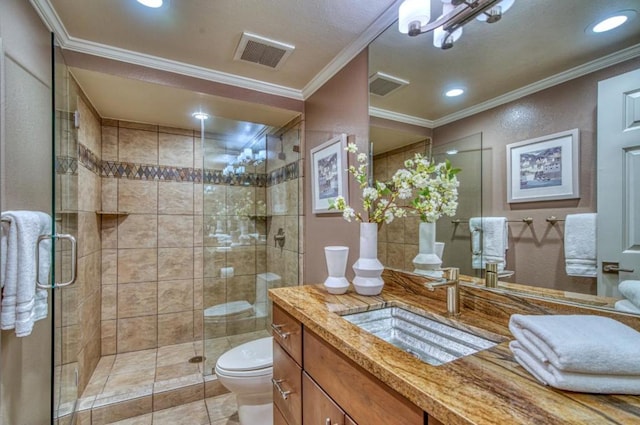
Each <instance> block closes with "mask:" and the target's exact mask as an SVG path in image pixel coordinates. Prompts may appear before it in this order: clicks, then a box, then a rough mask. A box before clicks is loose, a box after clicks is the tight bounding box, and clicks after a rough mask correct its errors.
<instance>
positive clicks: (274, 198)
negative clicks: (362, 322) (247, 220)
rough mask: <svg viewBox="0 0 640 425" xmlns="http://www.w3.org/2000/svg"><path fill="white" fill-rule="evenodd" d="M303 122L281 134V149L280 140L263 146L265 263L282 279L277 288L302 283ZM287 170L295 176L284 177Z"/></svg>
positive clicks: (273, 140)
mask: <svg viewBox="0 0 640 425" xmlns="http://www.w3.org/2000/svg"><path fill="white" fill-rule="evenodd" d="M302 125H303V123H298V124H297V125H295V126H293V127H292V128H290V129H289V130H288V131H287V132H285V133H284V134H283V135H282V147H281V146H280V141H278V140H275V139H270V140H269V146H267V149H268V152H269V155H270V156H269V161H267V174H268V175H269V176H270V179H269V180H268V183H267V200H268V202H267V216H269V219H268V222H267V224H268V227H267V232H268V234H267V264H268V265H269V271H270V272H272V273H275V274H277V275H279V276H282V283H281V286H295V285H298V284H299V283H300V284H302V281H303V279H302V272H303V268H302V267H303V261H302V258H303V254H304V243H303V238H302V237H301V236H302V235H303V224H304V216H303V214H304V208H303V205H302V203H303V200H304V197H303V196H302V188H303V184H302V180H303V177H304V176H303V174H304V166H303V165H304V158H302V155H301V154H300V153H297V152H295V151H294V149H297V150H298V151H299V152H304V150H303V149H302V146H301V144H302V143H303V140H302V134H303V133H304V132H303V130H302ZM280 151H283V152H284V153H285V155H286V159H285V160H280V159H279V157H278V154H279V153H280ZM283 165H284V166H285V168H284V173H285V175H284V176H282V177H280V178H278V177H277V175H276V176H274V173H277V172H278V170H281V169H282V167H283ZM287 167H289V168H291V167H295V168H296V171H295V175H292V176H291V177H290V178H289V177H288V176H287V175H286V173H287ZM280 228H282V229H283V230H284V234H285V244H284V247H283V248H282V249H280V247H278V246H276V244H275V240H274V236H275V235H276V234H277V233H278V230H279V229H280Z"/></svg>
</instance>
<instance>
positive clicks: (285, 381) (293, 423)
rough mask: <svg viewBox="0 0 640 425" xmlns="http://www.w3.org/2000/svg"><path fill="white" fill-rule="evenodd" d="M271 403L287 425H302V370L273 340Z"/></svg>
mask: <svg viewBox="0 0 640 425" xmlns="http://www.w3.org/2000/svg"><path fill="white" fill-rule="evenodd" d="M273 403H274V404H275V406H276V408H277V409H280V413H282V416H283V417H284V418H285V420H286V421H287V423H288V424H289V425H302V369H300V366H298V365H297V364H296V362H294V361H293V359H292V358H291V357H289V355H288V354H287V352H286V351H284V349H283V348H282V347H280V344H278V343H277V342H275V340H274V342H273Z"/></svg>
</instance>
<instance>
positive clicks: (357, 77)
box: [304, 50, 369, 283]
mask: <svg viewBox="0 0 640 425" xmlns="http://www.w3.org/2000/svg"><path fill="white" fill-rule="evenodd" d="M367 75H368V53H367V51H366V50H365V51H363V52H362V53H360V54H359V55H358V56H356V57H355V58H354V59H353V60H352V61H351V62H350V63H349V64H348V65H347V66H345V67H344V68H343V69H342V70H340V72H338V73H337V74H336V75H335V76H334V77H333V78H332V79H331V80H329V81H328V82H327V83H326V84H325V85H323V86H322V87H321V88H320V89H318V91H316V92H315V93H314V94H313V95H312V96H311V97H309V99H307V100H306V102H305V147H304V156H305V158H306V160H305V163H304V164H305V168H306V171H308V170H310V167H311V165H310V162H309V159H308V158H310V154H309V153H310V150H311V149H312V148H314V147H316V146H318V145H320V144H322V143H324V142H326V141H327V140H329V139H330V138H332V137H334V136H336V135H338V134H340V133H346V134H347V135H348V136H349V140H352V141H355V143H357V144H358V147H359V149H360V151H361V152H368V151H369V146H368V145H369V143H368V134H369V110H368V104H369V100H368V99H369V87H368V77H367ZM304 192H305V205H304V212H305V236H304V241H305V246H304V283H319V282H322V281H324V279H326V277H327V271H326V264H325V259H324V247H325V246H327V245H346V246H349V260H348V263H347V264H348V265H347V278H349V279H351V278H353V271H352V269H351V265H352V264H353V263H354V262H355V261H356V260H357V258H358V254H359V234H360V231H359V226H358V224H357V223H355V222H351V223H348V222H346V221H345V220H343V218H342V216H341V215H340V214H313V212H312V211H313V210H312V204H311V180H310V179H305V182H304ZM349 196H350V201H351V203H352V204H353V205H354V206H355V205H358V204H360V200H359V199H360V189H359V188H358V184H357V183H356V182H355V180H354V179H353V178H351V177H350V178H349ZM360 207H361V204H360Z"/></svg>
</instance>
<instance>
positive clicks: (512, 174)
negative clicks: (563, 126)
mask: <svg viewBox="0 0 640 425" xmlns="http://www.w3.org/2000/svg"><path fill="white" fill-rule="evenodd" d="M579 145H580V141H579V131H578V129H577V128H574V129H573V130H568V131H563V132H561V133H556V134H551V135H549V136H544V137H538V138H536V139H530V140H525V141H522V142H517V143H511V144H509V145H507V196H508V202H509V203H515V202H535V201H551V200H557V199H574V198H579V197H580V186H579V175H580V173H579V171H580V170H579V167H578V164H579V163H578V159H579V153H580V149H579Z"/></svg>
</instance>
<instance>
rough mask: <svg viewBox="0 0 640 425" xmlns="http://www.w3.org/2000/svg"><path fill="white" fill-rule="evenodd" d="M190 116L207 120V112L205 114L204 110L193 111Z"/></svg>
mask: <svg viewBox="0 0 640 425" xmlns="http://www.w3.org/2000/svg"><path fill="white" fill-rule="evenodd" d="M191 116H192V117H193V118H195V119H197V120H208V119H209V114H205V113H204V112H194V113H193V114H191Z"/></svg>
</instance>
